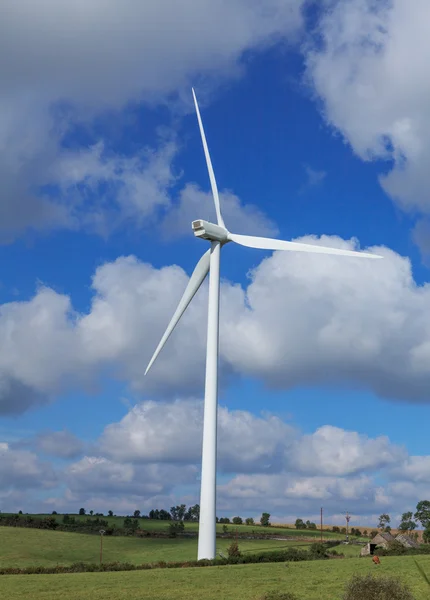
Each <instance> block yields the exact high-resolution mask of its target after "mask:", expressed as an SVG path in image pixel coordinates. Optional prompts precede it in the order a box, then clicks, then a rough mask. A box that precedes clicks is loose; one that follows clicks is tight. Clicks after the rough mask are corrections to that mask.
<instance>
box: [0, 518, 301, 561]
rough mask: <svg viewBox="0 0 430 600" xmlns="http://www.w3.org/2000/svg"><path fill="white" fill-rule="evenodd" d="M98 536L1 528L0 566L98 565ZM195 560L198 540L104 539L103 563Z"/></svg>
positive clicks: (254, 543) (251, 543)
mask: <svg viewBox="0 0 430 600" xmlns="http://www.w3.org/2000/svg"><path fill="white" fill-rule="evenodd" d="M231 541H232V540H226V539H218V540H217V550H218V551H221V552H223V553H225V554H226V553H227V547H228V546H229V545H230V544H231ZM290 546H294V547H300V548H307V547H308V544H306V543H299V544H298V543H297V542H296V543H294V542H290V543H288V542H282V541H277V540H240V543H239V548H240V550H241V551H242V552H264V551H266V550H267V551H270V550H274V549H276V548H285V547H290ZM99 552H100V536H98V535H89V534H82V533H69V532H63V531H47V530H41V529H27V528H23V527H22V528H20V527H0V566H2V567H27V566H38V565H40V566H52V565H57V564H60V565H70V564H72V563H73V562H77V561H83V562H90V563H94V562H95V563H98V562H99V556H100V554H99ZM196 558H197V539H196V538H192V539H187V538H174V539H170V538H136V537H121V536H105V537H104V538H103V562H116V561H120V562H130V563H134V564H140V563H146V562H156V561H160V560H164V561H166V562H169V561H186V560H195V559H196Z"/></svg>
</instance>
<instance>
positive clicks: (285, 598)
mask: <svg viewBox="0 0 430 600" xmlns="http://www.w3.org/2000/svg"><path fill="white" fill-rule="evenodd" d="M259 600H297V596H295V595H294V594H292V593H291V592H281V591H279V590H273V591H270V592H266V593H264V594H263V595H262V596H260V598H259Z"/></svg>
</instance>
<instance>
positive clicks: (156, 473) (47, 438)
mask: <svg viewBox="0 0 430 600" xmlns="http://www.w3.org/2000/svg"><path fill="white" fill-rule="evenodd" d="M55 434H56V435H55ZM201 435H202V402H201V401H196V400H176V401H174V402H172V403H163V404H160V403H158V402H144V403H142V404H139V405H136V406H135V407H133V408H131V409H130V411H129V412H128V413H127V414H126V415H125V416H124V417H123V418H122V419H121V420H120V421H119V422H117V423H112V424H110V425H108V426H107V427H106V428H105V430H104V432H103V433H102V435H101V437H100V438H99V440H98V442H97V443H95V444H94V445H93V448H92V450H91V452H92V454H91V455H90V454H89V455H86V456H84V457H83V458H81V459H79V460H75V461H73V462H69V463H68V465H67V466H66V467H65V468H64V469H63V470H62V472H61V473H58V474H57V475H56V474H55V472H54V470H53V468H52V466H51V465H50V464H49V463H46V462H42V461H41V460H40V458H38V457H37V456H36V454H35V453H34V452H28V451H23V450H22V448H19V443H16V444H14V447H12V446H10V445H8V444H1V446H0V454H1V455H2V456H1V457H2V463H1V464H2V467H1V468H0V482H1V480H2V477H3V478H4V481H7V482H8V483H7V485H6V488H5V489H4V490H3V492H2V494H0V498H1V499H2V503H3V504H2V506H3V510H5V509H6V507H7V508H10V509H11V510H16V506H17V504H19V506H20V507H22V508H23V507H26V506H30V504H29V502H30V500H29V498H30V497H29V498H27V500H25V498H24V497H23V496H22V493H23V491H24V490H26V489H31V490H33V491H32V494H33V498H34V502H33V501H32V502H33V504H32V506H33V510H34V503H35V504H36V505H37V506H38V507H39V509H40V510H41V511H42V512H43V511H46V510H52V509H56V510H65V511H70V510H73V511H75V510H77V507H79V506H86V507H88V506H90V507H91V508H93V509H95V510H97V511H98V510H103V511H107V510H111V509H112V510H115V511H116V512H120V511H123V513H130V512H132V511H133V510H135V509H136V508H139V509H140V510H143V511H149V510H150V509H151V508H154V507H164V508H169V507H170V506H172V505H173V504H176V503H178V502H186V503H187V504H194V503H195V502H198V499H199V492H200V490H199V475H200V461H201ZM38 440H39V442H40V443H39V448H38V452H39V453H42V454H51V455H52V456H55V457H58V456H61V457H62V458H66V459H70V458H74V456H76V455H77V453H78V448H77V445H78V442H79V440H77V439H76V438H74V437H73V436H71V435H70V434H68V433H67V432H52V433H45V434H44V435H39V436H38ZM24 442H25V440H24ZM73 444H74V445H75V450H76V452H75V453H73V452H72V450H71V447H72V445H73ZM81 447H82V443H81ZM67 449H68V451H66V450H67ZM61 452H63V453H62V454H61ZM218 471H219V474H220V478H219V482H218V510H219V514H228V515H230V516H231V515H233V514H238V513H239V514H241V515H242V516H244V515H246V514H248V515H250V514H252V515H257V513H260V514H261V511H262V510H268V511H269V512H270V513H271V514H273V515H278V516H277V517H276V519H277V520H278V519H279V520H286V521H290V522H291V518H290V517H289V515H295V517H294V518H296V517H297V516H302V517H303V516H306V518H312V515H314V514H315V513H316V511H317V510H319V507H320V506H321V505H323V506H324V510H325V514H326V517H328V518H330V515H333V516H332V517H331V518H332V520H333V522H339V520H338V519H337V520H336V518H337V517H336V515H339V514H341V512H342V511H343V510H344V509H345V506H346V505H347V506H348V508H349V510H351V511H353V512H354V513H355V514H356V515H361V516H360V524H363V523H367V521H365V519H367V520H368V521H369V523H370V522H371V521H372V519H373V521H375V520H376V518H374V515H376V514H379V513H380V512H382V511H387V510H388V511H390V512H391V514H392V512H393V511H397V512H399V513H401V512H403V511H404V510H406V509H408V508H410V507H411V503H415V504H416V502H417V498H425V497H428V493H429V490H430V487H429V457H428V456H408V454H407V452H406V451H405V450H404V449H402V448H399V447H398V446H397V445H395V444H392V443H391V442H390V440H389V439H388V438H386V437H377V438H369V437H368V436H365V435H363V434H361V433H358V432H354V431H346V430H343V429H340V428H338V427H333V426H330V425H324V426H323V427H320V428H319V429H317V430H316V431H314V432H313V433H310V434H302V433H300V431H298V430H297V429H295V428H294V427H293V426H292V425H291V424H290V423H286V422H285V421H283V420H282V419H280V418H279V417H277V416H273V415H260V416H257V415H255V414H252V413H251V412H249V411H244V410H228V409H227V408H225V407H220V411H219V429H218ZM60 485H61V488H60V487H58V486H60ZM54 487H56V489H55V494H54V495H52V497H48V498H46V497H44V498H38V497H37V493H38V492H39V491H40V490H43V489H45V490H46V489H47V488H54ZM44 496H46V494H44ZM30 508H31V506H30ZM30 508H29V510H30ZM362 519H363V520H362Z"/></svg>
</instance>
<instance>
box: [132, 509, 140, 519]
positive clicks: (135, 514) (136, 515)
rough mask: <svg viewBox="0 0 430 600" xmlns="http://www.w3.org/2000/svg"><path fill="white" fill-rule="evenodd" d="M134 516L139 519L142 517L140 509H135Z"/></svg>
mask: <svg viewBox="0 0 430 600" xmlns="http://www.w3.org/2000/svg"><path fill="white" fill-rule="evenodd" d="M133 517H134V518H135V519H138V518H139V517H140V510H135V511H134V513H133Z"/></svg>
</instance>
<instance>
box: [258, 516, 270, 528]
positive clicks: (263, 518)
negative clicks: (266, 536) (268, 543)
mask: <svg viewBox="0 0 430 600" xmlns="http://www.w3.org/2000/svg"><path fill="white" fill-rule="evenodd" d="M260 525H261V526H262V527H270V514H269V513H267V512H264V513H263V514H262V515H261V519H260Z"/></svg>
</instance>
